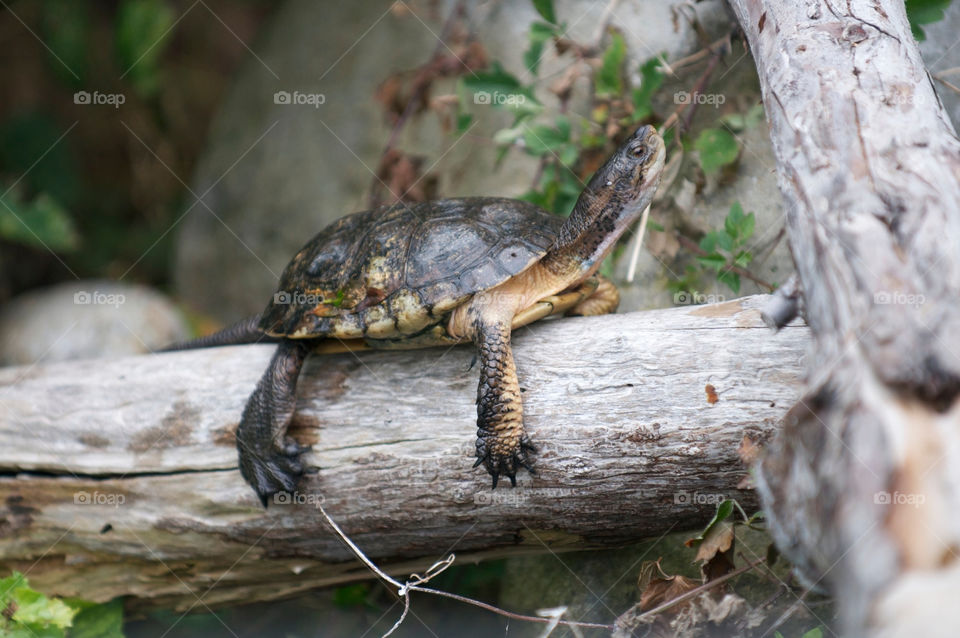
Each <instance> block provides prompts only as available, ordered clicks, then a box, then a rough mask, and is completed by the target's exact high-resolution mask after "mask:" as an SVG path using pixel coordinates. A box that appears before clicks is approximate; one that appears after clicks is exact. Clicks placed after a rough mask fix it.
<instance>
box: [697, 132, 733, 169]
mask: <svg viewBox="0 0 960 638" xmlns="http://www.w3.org/2000/svg"><path fill="white" fill-rule="evenodd" d="M693 148H694V149H695V150H696V151H697V152H698V153H699V154H700V166H701V167H702V168H703V172H704V173H706V174H707V175H712V174H714V173H716V172H717V171H719V170H720V169H721V168H723V167H724V166H727V165H728V164H732V163H733V162H735V161H737V157H739V155H740V145H739V144H737V138H735V137H734V136H733V135H732V134H731V133H730V132H729V131H727V130H726V129H722V128H708V129H704V130H703V131H701V132H700V135H699V136H698V137H697V139H696V141H694V143H693Z"/></svg>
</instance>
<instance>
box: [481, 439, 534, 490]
mask: <svg viewBox="0 0 960 638" xmlns="http://www.w3.org/2000/svg"><path fill="white" fill-rule="evenodd" d="M491 443H492V445H488V444H487V441H485V440H484V439H483V438H480V439H478V440H477V460H476V462H475V463H474V464H473V467H478V466H480V465H483V466H484V467H485V468H486V469H487V472H489V473H490V476H491V477H493V485H492V486H491V488H490V489H494V490H495V489H497V484H498V483H499V482H500V476H501V475H503V476H506V477H507V478H508V479H510V485H511V486H512V487H516V486H517V470H518V469H520V468H521V467H522V468H525V469H526V470H527V471H528V472H530V474H532V475H534V476H536V472H535V471H534V469H533V464H532V462H531V460H530V458H529V457H528V456H527V452H533V451H536V449H535V448H534V447H533V444H531V443H530V441H529V439H527V438H526V437H524V438H523V439H522V440H521V441H520V442H519V444H517V445H515V447H514V449H513V450H512V451H511V450H509V448H508V449H507V451H505V453H504V452H501V453H499V454H497V453H495V452H493V451H492V449H491V448H493V449H497V448H498V447H499V446H498V445H497V444H496V442H495V441H494V442H491Z"/></svg>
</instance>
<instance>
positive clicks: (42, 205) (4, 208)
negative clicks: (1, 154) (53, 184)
mask: <svg viewBox="0 0 960 638" xmlns="http://www.w3.org/2000/svg"><path fill="white" fill-rule="evenodd" d="M0 239H6V240H8V241H13V242H17V243H20V244H25V245H27V246H35V247H37V248H49V249H50V250H58V251H69V250H73V249H75V248H77V245H78V243H79V240H78V236H77V231H76V228H75V227H74V224H73V220H72V219H71V218H70V215H69V214H68V213H67V211H66V210H65V209H64V208H63V207H62V206H60V204H59V203H58V202H57V201H56V200H55V199H53V198H52V197H50V196H49V195H47V194H45V193H43V194H40V195H38V196H37V197H36V198H35V199H34V200H33V201H32V202H29V203H25V202H21V201H18V200H17V198H16V194H15V193H10V194H8V195H7V196H6V197H0Z"/></svg>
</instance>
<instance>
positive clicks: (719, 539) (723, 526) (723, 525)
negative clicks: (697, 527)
mask: <svg viewBox="0 0 960 638" xmlns="http://www.w3.org/2000/svg"><path fill="white" fill-rule="evenodd" d="M687 543H690V541H687ZM690 544H691V545H692V543H690ZM732 546H733V521H729V520H726V521H720V522H718V523H717V524H716V525H714V526H713V527H711V528H710V530H708V531H707V533H706V535H705V536H704V537H703V540H702V541H700V545H699V546H698V547H697V556H696V558H694V559H693V560H694V561H709V560H710V559H712V558H713V557H714V556H716V555H717V554H718V553H721V552H727V551H730V548H731V547H732Z"/></svg>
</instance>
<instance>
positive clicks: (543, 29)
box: [523, 22, 556, 75]
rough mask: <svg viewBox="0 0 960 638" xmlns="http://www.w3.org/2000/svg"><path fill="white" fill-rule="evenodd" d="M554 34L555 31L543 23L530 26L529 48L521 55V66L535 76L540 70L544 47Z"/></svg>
mask: <svg viewBox="0 0 960 638" xmlns="http://www.w3.org/2000/svg"><path fill="white" fill-rule="evenodd" d="M555 33H556V29H554V27H553V26H552V25H549V24H546V23H545V22H534V23H533V24H531V25H530V48H529V49H527V50H526V51H524V53H523V66H524V68H526V69H527V70H528V71H529V72H530V73H532V74H533V75H536V74H537V71H538V70H539V68H540V58H541V57H542V56H543V47H544V45H545V44H546V43H547V41H548V40H549V39H550V38H551V37H553V35H554V34H555Z"/></svg>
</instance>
